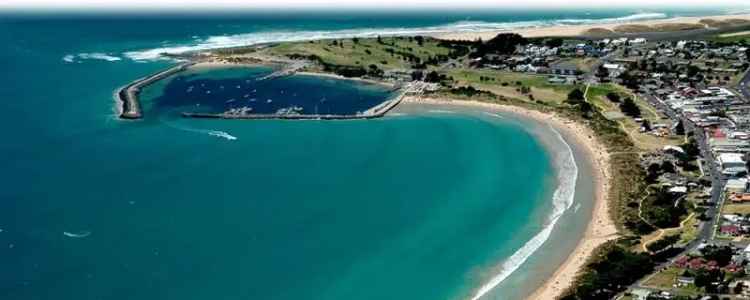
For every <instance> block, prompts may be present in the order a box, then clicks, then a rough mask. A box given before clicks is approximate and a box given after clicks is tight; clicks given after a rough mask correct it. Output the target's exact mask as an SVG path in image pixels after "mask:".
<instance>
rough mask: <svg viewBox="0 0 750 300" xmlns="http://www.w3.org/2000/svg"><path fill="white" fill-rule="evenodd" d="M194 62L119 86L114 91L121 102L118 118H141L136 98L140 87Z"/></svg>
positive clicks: (141, 114) (180, 70) (139, 105)
mask: <svg viewBox="0 0 750 300" xmlns="http://www.w3.org/2000/svg"><path fill="white" fill-rule="evenodd" d="M194 64H195V62H186V63H182V64H179V65H177V66H174V67H172V68H169V69H166V70H163V71H160V72H158V73H155V74H152V75H150V76H146V77H143V78H140V79H138V80H135V81H133V82H131V83H130V84H128V85H126V86H124V87H121V88H119V89H118V90H117V91H116V92H115V98H116V99H117V100H118V101H119V102H120V103H121V104H122V112H121V113H120V118H122V119H140V118H142V117H143V113H142V112H141V104H140V102H139V99H138V95H139V94H140V92H141V89H143V88H144V87H146V86H148V85H150V84H152V83H154V82H156V81H159V80H161V79H164V78H166V77H168V76H170V75H173V74H175V73H178V72H182V71H184V70H185V69H187V68H188V67H190V66H192V65H194Z"/></svg>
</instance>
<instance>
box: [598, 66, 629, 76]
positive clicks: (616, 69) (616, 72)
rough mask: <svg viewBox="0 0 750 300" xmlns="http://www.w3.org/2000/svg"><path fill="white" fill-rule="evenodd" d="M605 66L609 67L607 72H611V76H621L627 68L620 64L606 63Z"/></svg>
mask: <svg viewBox="0 0 750 300" xmlns="http://www.w3.org/2000/svg"><path fill="white" fill-rule="evenodd" d="M602 67H603V68H605V69H607V72H609V77H613V78H614V77H619V76H620V74H622V72H624V71H625V68H624V67H623V66H621V65H619V64H604V65H602Z"/></svg>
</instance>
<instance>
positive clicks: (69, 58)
mask: <svg viewBox="0 0 750 300" xmlns="http://www.w3.org/2000/svg"><path fill="white" fill-rule="evenodd" d="M76 59H77V60H78V61H81V60H87V59H92V60H106V61H119V60H122V58H121V57H117V56H113V55H110V54H107V53H78V54H76V55H72V54H68V55H65V56H64V57H63V61H65V62H68V63H72V62H75V61H76Z"/></svg>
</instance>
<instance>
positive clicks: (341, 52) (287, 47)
mask: <svg viewBox="0 0 750 300" xmlns="http://www.w3.org/2000/svg"><path fill="white" fill-rule="evenodd" d="M381 40H382V43H378V41H377V39H374V38H369V39H358V40H357V42H355V41H354V40H353V39H337V40H317V41H312V42H288V43H280V44H278V45H275V46H272V47H269V48H266V49H263V50H262V51H261V52H262V53H263V54H268V55H275V56H289V55H305V56H309V55H315V56H317V57H319V58H320V59H321V60H322V61H323V62H325V63H328V64H335V65H342V66H362V67H365V68H367V67H369V66H370V65H371V64H374V65H376V66H378V67H379V68H380V69H383V70H388V69H409V68H410V66H411V63H410V62H409V61H408V60H405V59H404V55H403V53H409V54H410V55H414V56H416V57H419V58H420V59H421V60H422V61H424V60H426V59H428V58H429V57H432V56H435V55H448V54H449V53H450V50H451V49H449V48H446V47H442V46H440V45H438V41H437V40H434V39H430V38H425V39H424V43H423V44H422V45H419V44H418V43H417V40H416V39H411V40H410V39H409V38H406V37H403V38H402V37H384V38H382V39H381ZM388 49H391V50H393V54H391V53H390V52H389V50H388Z"/></svg>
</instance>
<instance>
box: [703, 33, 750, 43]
mask: <svg viewBox="0 0 750 300" xmlns="http://www.w3.org/2000/svg"><path fill="white" fill-rule="evenodd" d="M710 40H712V41H714V42H719V43H737V42H742V41H747V42H750V31H741V32H734V33H724V34H717V35H714V36H713V37H711V39H710Z"/></svg>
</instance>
